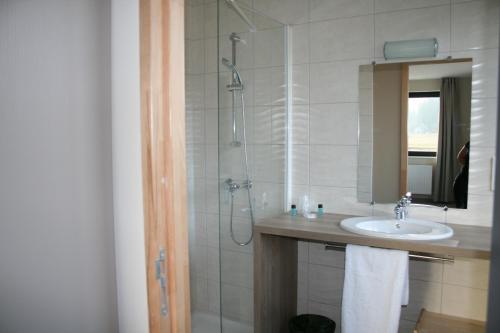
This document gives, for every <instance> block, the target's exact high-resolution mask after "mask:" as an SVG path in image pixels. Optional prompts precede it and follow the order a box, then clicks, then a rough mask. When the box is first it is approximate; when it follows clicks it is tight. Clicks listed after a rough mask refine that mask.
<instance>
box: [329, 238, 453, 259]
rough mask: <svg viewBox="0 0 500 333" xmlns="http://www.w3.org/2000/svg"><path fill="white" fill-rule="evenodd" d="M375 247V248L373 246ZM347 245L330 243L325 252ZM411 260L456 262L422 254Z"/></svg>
mask: <svg viewBox="0 0 500 333" xmlns="http://www.w3.org/2000/svg"><path fill="white" fill-rule="evenodd" d="M372 247H374V246H372ZM345 248H346V245H345V244H340V243H328V244H326V245H325V250H326V251H331V250H334V251H338V250H340V251H345ZM408 256H409V257H410V258H414V259H418V260H430V261H441V262H450V263H452V262H454V261H455V258H454V257H452V256H446V257H445V256H442V257H438V256H431V255H426V254H420V253H412V252H410V254H409V255H408Z"/></svg>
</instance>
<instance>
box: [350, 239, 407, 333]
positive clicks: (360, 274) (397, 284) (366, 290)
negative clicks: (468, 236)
mask: <svg viewBox="0 0 500 333" xmlns="http://www.w3.org/2000/svg"><path fill="white" fill-rule="evenodd" d="M408 289H409V288H408V252H407V251H399V250H386V249H377V248H372V247H367V246H358V245H347V249H346V260H345V278H344V293H343V299H342V323H341V324H342V325H341V326H342V333H366V332H370V333H397V332H398V327H399V317H400V314H401V305H407V304H408V296H409V291H408Z"/></svg>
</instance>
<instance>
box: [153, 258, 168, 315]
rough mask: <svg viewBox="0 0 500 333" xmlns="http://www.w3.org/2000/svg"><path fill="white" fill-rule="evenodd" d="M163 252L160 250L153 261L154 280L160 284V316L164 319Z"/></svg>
mask: <svg viewBox="0 0 500 333" xmlns="http://www.w3.org/2000/svg"><path fill="white" fill-rule="evenodd" d="M165 257H166V256H165V250H164V249H163V248H160V253H159V255H158V259H156V260H155V266H156V280H158V282H159V283H160V301H161V309H160V311H161V315H162V316H163V317H166V316H167V314H168V304H167V301H168V300H167V275H166V274H165V266H166V265H165Z"/></svg>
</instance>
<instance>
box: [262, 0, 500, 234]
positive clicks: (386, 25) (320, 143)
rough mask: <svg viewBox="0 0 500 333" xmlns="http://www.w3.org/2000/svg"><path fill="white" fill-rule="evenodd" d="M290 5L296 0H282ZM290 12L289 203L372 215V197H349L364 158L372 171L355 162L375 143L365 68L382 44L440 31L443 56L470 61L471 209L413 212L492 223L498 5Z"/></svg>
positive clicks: (383, 1)
mask: <svg viewBox="0 0 500 333" xmlns="http://www.w3.org/2000/svg"><path fill="white" fill-rule="evenodd" d="M267 2H268V4H267V5H266V6H267V7H268V8H274V7H275V5H271V4H269V3H276V4H284V1H278V0H269V1H267ZM305 2H307V1H304V3H305ZM256 6H257V9H260V8H259V7H258V5H256ZM276 6H277V5H276ZM286 6H293V4H292V2H286ZM299 8H302V10H303V12H302V18H301V19H297V12H298V10H299ZM288 11H290V12H292V13H294V15H293V16H290V17H283V16H281V19H283V20H284V21H285V22H286V23H290V24H293V26H292V27H293V28H292V35H293V37H292V50H293V52H292V62H293V94H294V96H293V103H294V105H293V111H292V112H293V114H292V124H291V126H292V133H293V144H294V147H293V148H292V151H293V155H294V156H293V157H292V161H293V162H294V164H293V173H292V183H293V189H294V191H293V193H292V201H294V202H297V201H298V199H299V198H300V197H301V196H302V195H304V194H309V195H310V196H311V198H312V199H313V201H315V202H322V203H323V204H324V205H325V210H326V211H330V212H340V213H353V214H363V213H371V211H372V210H371V209H370V208H369V207H367V205H366V204H359V203H358V200H357V199H356V197H352V195H354V196H356V195H357V193H356V191H353V188H356V187H357V184H358V183H362V184H367V183H369V182H370V179H369V176H366V175H363V174H361V173H356V172H355V170H357V169H358V164H359V163H365V164H366V166H367V168H366V170H369V168H368V164H369V162H370V161H358V155H357V151H358V149H363V148H364V147H363V145H361V146H360V145H358V142H360V141H363V140H364V141H366V142H369V141H370V140H369V138H368V137H367V138H365V136H364V134H365V133H359V137H358V128H359V127H358V124H363V122H365V121H370V118H371V112H365V111H366V110H362V111H363V112H364V113H363V112H360V103H363V101H362V100H360V96H359V87H358V86H359V83H360V82H359V78H360V75H359V65H362V64H364V65H366V64H370V63H371V62H372V61H376V62H377V63H382V62H385V60H384V59H383V53H382V47H383V43H384V42H385V41H390V40H401V39H415V38H429V37H436V38H437V39H438V41H439V55H438V58H444V57H447V56H452V57H454V58H459V57H471V58H473V100H472V109H473V111H472V113H473V116H472V123H471V126H472V135H471V147H472V148H471V162H470V163H471V167H470V180H471V181H470V191H469V193H470V194H469V196H470V198H469V200H470V205H469V207H470V208H469V209H468V210H467V211H463V210H459V211H456V210H450V211H449V212H448V214H447V215H446V216H445V215H444V214H443V213H442V212H440V211H438V210H436V211H435V212H432V211H431V212H428V211H425V210H424V211H422V212H421V211H419V209H413V211H412V214H413V215H414V216H418V215H419V214H425V216H427V217H429V216H431V217H432V218H433V219H434V220H437V221H448V222H452V223H462V224H473V225H484V226H490V225H491V223H492V198H493V192H492V191H491V188H490V179H491V172H490V171H491V158H492V157H493V155H494V148H495V134H496V126H495V124H496V105H497V68H498V64H497V62H498V30H499V2H498V1H495V0H483V1H481V0H479V1H451V0H439V1H406V0H356V1H345V0H328V1H327V0H309V1H308V8H307V9H305V8H304V6H303V4H301V5H300V6H298V5H297V7H296V9H295V10H292V9H289V10H288ZM272 13H273V12H272V11H271V13H270V14H272ZM297 22H299V24H296V23H297ZM365 104H366V103H365ZM365 139H366V140H365ZM358 140H359V141H358ZM353 152H356V153H353ZM308 175H309V176H308ZM365 176H366V177H365ZM326 193H336V194H338V195H337V197H336V198H335V199H332V197H331V196H330V197H327V196H322V195H323V194H326ZM365 199H367V200H365V201H367V202H369V201H371V200H369V198H365ZM391 209H392V207H391V206H390V205H377V206H376V207H375V210H377V211H379V212H382V213H383V212H387V213H389V212H390V210H391ZM420 210H422V209H420Z"/></svg>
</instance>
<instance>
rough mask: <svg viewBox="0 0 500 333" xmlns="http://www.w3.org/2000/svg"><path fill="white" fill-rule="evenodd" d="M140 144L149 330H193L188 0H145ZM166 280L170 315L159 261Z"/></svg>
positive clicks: (142, 3) (142, 9) (142, 11)
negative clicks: (187, 132)
mask: <svg viewBox="0 0 500 333" xmlns="http://www.w3.org/2000/svg"><path fill="white" fill-rule="evenodd" d="M139 6H140V7H139V15H140V20H139V21H140V70H141V74H140V78H141V88H140V89H141V141H142V174H143V192H144V224H145V225H144V228H145V243H146V244H145V247H146V270H147V290H148V312H149V331H150V332H152V333H160V332H161V333H164V332H169V333H181V332H187V333H189V332H190V331H191V328H190V325H191V317H190V295H189V255H188V227H187V188H186V152H185V145H186V143H185V111H184V110H185V91H184V81H185V79H184V75H185V73H184V0H140V2H139ZM160 249H164V250H165V261H164V263H163V264H162V266H161V267H162V268H163V269H164V275H165V278H166V290H165V295H166V296H167V297H166V303H167V304H166V305H167V312H166V314H162V313H161V308H162V292H161V287H160V281H159V280H158V277H157V269H156V262H155V261H156V260H157V259H158V256H159V251H160Z"/></svg>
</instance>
